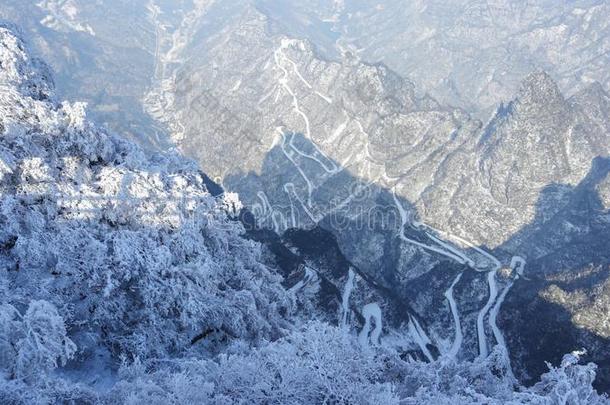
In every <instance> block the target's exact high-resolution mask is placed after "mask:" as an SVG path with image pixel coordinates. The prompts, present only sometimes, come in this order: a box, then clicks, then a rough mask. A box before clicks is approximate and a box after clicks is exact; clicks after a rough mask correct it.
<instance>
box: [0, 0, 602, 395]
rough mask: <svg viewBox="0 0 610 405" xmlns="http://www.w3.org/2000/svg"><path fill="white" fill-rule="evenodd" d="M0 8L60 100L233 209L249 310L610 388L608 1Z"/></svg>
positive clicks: (527, 377)
mask: <svg viewBox="0 0 610 405" xmlns="http://www.w3.org/2000/svg"><path fill="white" fill-rule="evenodd" d="M1 3H2V7H1V8H0V17H1V18H3V19H5V20H7V21H11V22H13V23H16V24H18V25H19V27H20V28H18V29H15V28H13V30H18V31H20V32H21V33H22V34H21V35H22V36H23V37H24V38H26V39H27V41H28V42H29V43H30V44H31V46H32V47H33V48H34V49H35V51H36V52H37V53H39V54H40V55H41V56H43V57H45V59H47V60H48V62H49V63H50V66H51V69H52V70H53V72H54V77H55V81H56V83H57V87H58V88H59V89H60V90H59V91H60V95H61V97H67V98H70V99H74V100H85V101H88V102H89V108H90V110H89V111H90V112H91V114H90V115H91V117H93V118H94V119H96V120H97V121H98V122H100V123H104V124H105V125H107V126H108V127H109V128H111V129H112V130H115V131H118V132H120V133H121V134H122V135H124V136H127V137H129V138H131V139H133V140H135V141H137V142H139V143H140V144H141V145H142V146H143V147H144V149H145V150H146V151H147V153H152V151H158V150H164V151H167V150H171V149H173V148H176V149H178V150H179V151H180V152H181V153H183V154H184V155H187V156H189V157H191V158H194V159H195V160H196V161H197V162H198V164H199V165H200V167H201V170H202V171H203V172H204V173H205V176H203V177H202V179H199V180H197V181H199V182H203V181H204V180H203V179H206V180H205V181H208V179H209V178H212V179H215V180H216V181H217V182H218V183H220V184H221V185H222V187H223V188H224V189H225V190H230V191H234V192H237V193H238V194H239V196H240V200H241V202H240V204H243V205H244V207H245V208H246V210H245V211H244V213H242V216H241V220H242V221H243V222H244V223H245V226H246V230H247V231H248V232H247V233H246V235H247V237H248V238H249V239H248V240H251V239H254V240H256V241H258V242H260V243H262V246H263V247H262V249H263V250H264V251H265V252H267V251H268V252H271V253H269V254H270V256H271V259H269V260H270V263H274V264H272V265H270V264H268V263H267V262H266V264H267V265H269V266H271V270H270V274H268V275H267V274H266V273H265V276H264V278H265V280H266V281H264V283H267V282H270V283H272V284H271V285H270V286H269V288H270V289H271V290H269V291H265V292H263V294H272V295H273V298H269V297H268V296H265V297H263V298H261V299H262V300H263V301H264V302H267V300H269V302H270V303H271V302H275V301H276V300H278V299H280V298H278V297H280V296H281V300H280V301H281V302H284V301H283V300H288V299H289V298H286V297H284V296H283V295H282V294H284V292H280V291H284V290H285V289H287V290H288V295H289V296H290V295H291V294H293V295H294V296H295V297H294V299H295V300H296V301H295V302H296V304H295V305H296V307H298V308H299V311H301V312H299V317H304V318H299V319H312V318H313V319H317V320H318V321H325V322H329V323H330V324H335V325H339V326H340V325H341V324H343V325H344V326H346V327H348V328H351V329H353V330H354V331H359V334H360V335H361V336H364V338H363V339H364V341H365V342H366V345H369V344H372V345H373V346H375V345H379V346H382V347H392V348H396V347H399V351H400V352H401V353H402V356H403V358H408V359H412V360H414V361H425V362H435V361H437V360H438V359H447V358H450V359H453V360H457V361H465V362H470V361H475V362H476V361H477V360H476V359H477V358H479V359H481V358H485V357H486V356H487V355H489V354H490V353H492V352H493V347H494V346H500V347H501V348H503V349H505V350H506V351H507V352H508V355H509V357H510V360H511V363H510V365H511V366H512V370H510V371H511V375H512V373H514V376H515V377H517V379H518V380H519V381H520V382H522V383H527V384H530V383H533V382H535V381H537V380H538V378H539V377H540V375H541V374H543V373H544V372H545V371H546V370H547V368H546V366H545V364H544V361H545V360H546V361H551V362H553V363H554V364H558V363H559V361H560V360H561V358H562V356H563V355H564V354H565V353H568V352H571V351H573V350H577V349H580V348H583V347H584V348H586V349H587V350H588V353H587V357H586V358H587V359H588V360H592V361H594V362H595V363H597V364H598V366H599V369H598V373H597V380H596V387H598V388H599V389H600V390H602V391H607V390H608V389H609V387H610V363H609V362H608V358H610V350H609V349H608V347H610V346H608V339H609V338H610V331H609V330H608V325H609V324H610V295H609V293H608V291H609V281H608V276H609V274H608V273H609V271H610V266H609V263H610V238H609V236H610V211H609V210H610V174H609V173H610V158H609V154H610V96H609V95H608V88H609V87H610V86H609V83H610V82H609V80H610V77H609V76H608V72H610V56H609V55H610V53H608V51H609V48H610V36H609V35H608V21H610V18H609V17H610V9H609V8H608V6H607V4H605V2H603V1H575V2H560V3H561V4H559V5H558V4H557V2H548V1H534V2H522V1H495V2H483V1H480V2H479V1H475V2H463V3H464V4H461V3H462V2H448V1H433V2H428V1H426V2H417V1H416V2H410V3H409V4H408V5H404V4H403V2H398V1H396V2H394V1H385V2H380V3H377V2H364V1H334V2H321V1H320V2H308V3H307V4H301V3H298V4H297V2H291V1H288V2H284V3H282V4H276V2H272V1H254V2H253V1H246V0H238V1H231V2H227V1H213V0H210V1H193V2H191V1H171V2H170V1H168V2H154V1H146V2H145V1H116V0H113V1H104V2H99V3H93V2H85V1H78V0H67V1H51V0H47V1H43V2H39V3H35V2H23V1H14V0H2V1H1ZM458 3H459V4H458ZM6 35H8V34H6ZM28 66H29V65H28ZM28 69H30V67H28V68H27V69H26V73H27V72H29V70H28ZM17 70H18V71H19V72H21V71H20V70H19V69H17ZM35 71H36V70H35V69H33V70H32V72H35ZM43 71H44V70H43ZM36 74H38V73H36ZM45 75H46V76H45V79H44V80H39V81H37V82H36V83H37V86H43V87H44V86H47V84H45V83H50V79H48V78H47V77H49V78H50V77H51V73H45ZM39 83H42V84H39ZM26 96H28V97H31V95H30V94H27V95H26ZM12 103H13V102H12V101H10V102H9V101H7V102H6V105H7V106H8V107H7V108H12V107H11V106H12V105H13V104H12ZM61 131H63V130H61ZM92 136H93V135H92ZM94 149H95V148H94ZM137 153H138V154H142V157H141V158H140V157H139V158H138V159H144V152H141V151H138V152H137ZM138 156H139V155H138ZM87 159H88V161H89V162H91V164H92V165H96V164H98V163H95V162H96V161H97V160H96V159H97V158H87ZM164 159H165V158H164ZM172 159H174V158H172ZM10 160H11V159H8V160H7V161H10ZM13 160H14V159H13ZM3 162H4V160H3ZM91 170H93V171H94V172H95V171H96V170H98V168H92V169H91ZM138 170H139V169H138ZM168 170H169V169H168ZM172 170H173V169H172ZM177 170H178V171H179V172H181V170H182V169H177ZM144 171H146V170H144ZM170 172H172V171H171V170H170ZM172 173H173V172H172ZM162 176H163V175H162ZM151 181H152V180H151ZM155 181H156V180H155ZM160 181H161V182H162V183H164V184H166V186H167V184H168V183H167V182H166V181H165V180H160ZM189 181H190V180H189ZM153 182H154V181H153ZM202 184H203V183H202ZM207 184H208V187H212V185H211V183H209V182H208V183H207ZM198 187H199V186H198ZM202 187H203V186H202ZM137 192H138V193H139V191H137ZM198 192H199V191H198ZM206 198H207V197H206ZM210 198H211V197H210ZM210 204H212V203H211V202H210ZM223 204H224V203H223ZM233 214H234V213H233ZM233 214H231V215H233ZM113 221H114V222H116V221H117V220H115V219H113ZM151 221H153V222H154V220H153V219H151ZM253 223H255V224H256V226H251V225H252V224H253ZM119 224H121V222H120V221H119ZM238 233H239V232H238ZM231 235H232V234H231ZM232 237H233V236H231V238H232ZM235 237H237V236H235ZM240 237H241V236H240ZM7 238H9V237H8V236H7ZM9 239H10V238H9ZM7 240H8V239H7ZM160 243H161V245H163V244H164V243H165V242H160ZM235 243H236V244H237V245H240V244H241V243H242V242H235ZM248 243H249V242H248ZM170 250H171V249H170ZM172 253H173V252H172ZM223 254H224V253H223ZM223 257H224V256H223ZM182 259H184V260H187V261H188V260H190V259H189V254H186V256H184V257H183V258H182ZM182 259H180V260H182ZM218 260H219V262H222V261H223V260H224V259H218ZM249 260H250V259H248V260H247V261H246V262H247V263H251V262H250V261H249ZM255 261H256V260H255ZM274 266H276V267H274ZM220 267H222V265H220ZM246 267H247V266H246ZM247 268H248V269H249V267H247ZM160 271H161V270H160ZM248 271H250V270H248ZM276 276H277V277H280V276H281V277H280V278H281V279H283V280H284V282H283V287H282V286H280V285H279V280H275V279H274V280H273V281H268V280H267V278H269V277H270V278H274V277H276ZM257 277H259V276H257ZM273 283H275V284H273ZM255 284H256V283H255ZM256 285H259V284H256ZM245 289H246V290H248V288H245ZM276 290H277V291H276ZM221 295H222V296H223V297H224V293H221ZM223 299H224V298H223ZM350 300H351V301H350ZM255 301H256V302H257V303H258V302H259V299H258V298H256V299H255ZM350 302H351V304H350ZM56 305H59V304H56ZM265 305H266V304H265ZM270 305H271V307H273V305H272V304H270ZM287 305H288V304H287ZM237 306H239V304H237ZM275 310H276V308H270V309H269V311H272V312H273V311H275ZM256 311H261V307H260V306H259V305H258V304H257V305H256ZM264 311H267V309H265V310H264ZM286 311H288V310H287V309H279V312H278V313H275V312H273V314H271V315H270V313H271V312H269V313H266V314H262V315H260V317H262V318H261V319H267V318H269V317H271V318H274V319H275V318H283V319H282V321H277V323H273V324H272V325H270V326H266V327H264V328H263V329H264V331H265V333H266V335H265V337H264V338H265V339H272V340H273V339H275V338H273V337H270V336H271V335H273V334H274V333H275V334H276V335H277V336H279V335H281V334H282V332H281V331H279V329H281V328H282V327H284V328H287V326H285V325H284V326H280V325H283V324H282V322H291V319H292V318H291V316H289V315H286ZM303 314H306V315H303ZM257 316H258V315H257ZM221 318H222V317H221ZM240 319H243V320H244V322H245V323H246V324H247V325H248V326H247V327H245V328H246V329H247V330H248V333H252V336H254V337H252V336H251V335H248V336H247V337H245V336H246V335H245V332H244V334H243V336H242V332H241V329H240V331H237V330H233V329H231V327H230V328H228V332H227V333H229V335H230V336H233V337H234V338H240V339H254V340H256V339H257V338H258V333H259V332H258V329H257V327H253V326H252V325H251V324H252V322H254V323H257V322H259V321H250V320H248V319H249V318H248V317H247V316H246V315H244V317H242V318H240ZM257 319H258V318H257ZM382 320H383V321H382ZM189 322H190V321H189ZM221 323H222V322H221ZM348 325H349V326H348ZM382 325H383V326H382ZM189 327H190V326H189ZM214 328H220V329H222V328H221V327H220V326H218V325H214ZM235 328H237V329H239V327H238V326H235ZM248 328H250V329H248ZM274 328H277V329H278V330H277V331H275V329H274ZM204 329H205V328H204ZM208 329H210V328H208ZM288 329H290V328H288ZM363 331H364V332H363ZM225 332H226V331H225ZM369 332H370V335H369ZM121 333H123V332H121ZM147 333H148V332H147ZM328 333H334V332H328ZM558 335H559V336H561V339H557V336H558ZM397 336H399V337H397ZM191 337H192V336H191ZM397 342H398V343H397ZM77 345H78V342H77ZM129 350H131V349H129ZM500 350H501V349H500ZM119 351H120V350H119ZM66 355H67V353H66ZM494 355H497V353H496V354H493V353H492V358H493V356H494ZM432 364H434V363H432ZM379 395H382V394H379ZM490 397H493V395H490ZM494 398H496V397H494ZM498 398H499V397H498ZM498 398H496V399H498ZM498 400H499V399H498ZM517 401H525V399H523V398H521V399H518V400H517ZM533 403H536V402H533Z"/></svg>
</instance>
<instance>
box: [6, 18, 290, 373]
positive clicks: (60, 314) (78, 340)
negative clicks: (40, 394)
mask: <svg viewBox="0 0 610 405" xmlns="http://www.w3.org/2000/svg"><path fill="white" fill-rule="evenodd" d="M0 62H1V63H0V65H1V70H0V86H1V87H2V97H1V100H0V103H1V104H0V108H1V109H2V111H3V114H2V118H1V121H0V128H2V136H1V137H0V153H1V154H0V158H1V159H2V160H1V163H2V166H1V167H2V178H1V183H0V187H1V188H0V190H1V192H0V201H1V202H0V206H1V207H2V211H1V212H2V214H1V216H0V221H1V226H0V229H1V231H0V245H1V246H2V249H1V254H0V265H1V271H2V273H1V275H2V282H1V285H2V291H3V294H2V319H3V322H10V323H9V324H6V323H3V327H4V328H6V327H9V325H11V324H13V325H14V328H10V329H8V330H4V333H7V332H8V333H9V335H3V344H4V345H9V346H12V349H8V350H7V351H4V350H3V355H5V356H8V359H7V360H8V361H7V362H3V365H4V366H5V367H6V368H5V369H4V372H6V373H9V374H8V375H13V376H17V377H18V378H24V379H26V380H28V381H29V380H30V379H33V378H36V376H35V375H31V373H32V372H36V373H37V372H39V371H40V372H45V368H49V369H52V368H53V367H54V366H56V365H57V360H61V363H62V364H65V363H66V360H68V359H69V358H74V360H73V361H74V362H76V365H75V366H77V367H78V365H79V364H80V366H81V367H85V368H86V367H89V366H88V363H90V362H93V365H94V366H97V367H101V368H104V367H108V368H110V369H111V368H113V367H114V368H116V365H117V362H118V361H119V359H120V357H121V356H122V357H126V358H131V359H135V358H136V357H140V358H148V357H159V356H160V357H164V356H168V355H173V356H181V355H184V354H186V353H198V352H199V353H206V352H208V351H210V350H212V351H214V350H218V347H216V348H215V347H214V346H209V345H207V344H199V345H196V344H195V343H196V342H197V341H198V340H199V339H200V338H198V336H200V335H202V334H203V335H207V334H209V333H211V332H214V333H216V334H219V337H222V336H223V335H225V336H226V335H228V336H231V337H232V338H235V339H243V340H244V341H250V342H256V341H261V340H263V339H274V338H277V337H279V336H280V335H281V334H282V333H283V332H282V331H283V330H284V328H285V327H286V325H287V324H286V320H285V319H284V318H283V317H282V316H281V315H280V313H284V314H286V313H287V312H289V310H290V308H291V306H292V301H291V298H290V297H289V295H288V294H287V293H286V291H285V290H284V289H283V288H282V287H281V285H280V281H281V278H280V277H278V276H277V275H276V274H274V273H273V272H271V271H270V269H269V268H268V267H266V266H265V265H263V264H262V263H261V262H260V256H261V250H260V246H259V245H257V244H256V243H253V242H250V241H248V240H245V239H243V238H242V237H241V236H240V233H241V232H242V231H243V229H242V228H241V227H240V226H239V224H238V222H235V221H233V220H231V219H230V215H232V214H231V213H233V215H234V214H235V209H239V207H235V206H234V203H233V202H232V201H231V200H230V199H229V198H228V196H229V194H227V195H226V196H225V197H224V199H223V197H219V198H213V197H212V196H211V195H210V194H209V193H208V191H207V190H206V188H205V186H204V185H203V175H202V174H201V172H199V171H198V169H197V167H196V165H194V164H193V163H192V162H189V161H188V160H184V158H182V157H179V156H176V155H153V156H151V157H147V156H146V155H145V154H144V153H143V152H142V150H141V149H139V148H138V147H137V146H135V145H133V144H131V143H129V142H127V141H125V140H122V139H120V138H118V137H116V136H115V135H111V134H108V133H106V132H105V131H103V130H100V129H98V128H97V127H95V126H94V125H93V124H90V123H89V122H88V121H87V120H86V118H85V113H84V111H85V109H84V105H82V104H78V103H76V104H70V103H67V102H63V103H60V102H58V101H57V100H56V99H55V96H54V94H53V88H52V84H51V82H49V81H48V80H47V77H46V74H47V72H48V71H47V70H46V69H45V68H44V65H42V64H41V63H40V62H39V61H37V60H36V59H32V58H31V57H30V56H29V55H28V54H27V53H26V51H25V47H24V45H23V43H22V42H21V40H20V39H18V38H17V37H15V36H14V35H13V34H12V33H11V32H10V31H9V30H8V29H7V28H6V27H2V28H1V29H0ZM46 316H49V317H50V318H49V319H48V320H46V318H45V317H46ZM32 317H34V318H32ZM30 318H32V319H33V320H32V319H30ZM27 322H40V323H41V326H40V329H36V328H39V327H38V326H32V327H34V328H35V329H33V330H31V331H28V329H27V328H28V327H29V326H28V323H27ZM47 322H49V325H50V326H52V327H53V329H47V328H46V327H45V326H44V325H46V323H47ZM50 322H52V324H51V323H50ZM64 323H65V324H66V325H67V327H66V328H64V327H63V325H64ZM20 328H24V329H23V331H22V332H20ZM37 336H38V337H37ZM28 339H34V340H32V341H31V342H30V341H29V340H28ZM36 339H38V340H39V343H36ZM52 339H60V340H59V341H57V347H49V349H48V351H47V352H41V353H39V354H38V353H36V351H35V347H32V346H31V345H33V344H36V345H40V344H44V342H51V341H52ZM225 340H226V339H225ZM219 341H220V342H222V340H219ZM60 343H61V344H60ZM49 344H51V343H49ZM224 344H225V345H226V343H224ZM222 345H223V343H220V344H219V347H222ZM32 350H34V351H32ZM76 350H78V351H76ZM98 353H108V356H110V358H111V360H109V363H108V364H95V363H96V361H97V360H96V357H97V356H98ZM31 356H36V357H34V358H32V357H31ZM41 356H42V357H41ZM37 362H43V363H44V367H43V368H42V369H41V370H38V363H37ZM41 365H43V364H41ZM32 368H34V369H32ZM100 371H103V369H102V370H100Z"/></svg>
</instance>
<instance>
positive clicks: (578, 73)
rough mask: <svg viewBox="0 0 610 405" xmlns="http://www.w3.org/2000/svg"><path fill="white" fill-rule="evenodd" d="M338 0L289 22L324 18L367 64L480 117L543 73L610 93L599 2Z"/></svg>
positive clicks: (608, 44)
mask: <svg viewBox="0 0 610 405" xmlns="http://www.w3.org/2000/svg"><path fill="white" fill-rule="evenodd" d="M261 2H262V3H267V4H272V3H273V2H269V1H264V0H262V1H261ZM293 3H300V2H293ZM328 3H331V2H328ZM336 4H339V5H338V6H336V7H333V8H330V7H327V8H325V7H319V6H314V5H309V6H308V5H301V4H294V5H293V6H292V7H289V8H292V9H294V10H298V11H297V12H296V14H297V15H298V16H299V17H300V18H294V20H293V21H296V22H301V24H300V25H298V27H300V26H305V27H306V26H307V25H310V26H315V24H316V22H317V21H328V24H329V25H330V26H331V28H330V31H331V32H333V33H334V36H335V37H336V38H339V41H338V42H337V43H338V44H339V45H340V46H342V47H344V48H349V49H352V50H354V52H357V53H358V55H359V56H360V57H361V58H362V59H363V60H365V61H368V62H377V61H383V62H384V63H386V64H388V65H389V66H390V67H391V68H392V69H394V70H396V71H397V72H399V73H400V74H401V75H403V76H405V77H408V78H409V79H411V80H413V82H414V83H415V84H416V85H417V87H418V90H420V91H422V92H426V93H429V94H432V95H433V96H434V97H435V98H436V99H438V100H440V101H441V102H442V104H448V105H454V106H459V107H462V108H464V109H466V110H468V111H469V112H471V113H474V114H476V115H477V116H478V117H479V118H481V119H485V118H487V117H488V114H490V113H491V112H492V111H493V110H494V109H495V108H496V106H497V105H498V104H499V103H500V102H502V101H504V102H507V101H509V100H510V99H512V97H513V96H514V94H515V93H516V92H517V90H518V88H519V84H520V82H521V81H522V80H523V79H524V78H525V77H526V76H527V75H528V74H529V73H531V72H533V71H536V70H540V69H544V70H546V71H547V72H549V74H550V75H551V77H553V78H554V79H555V80H556V81H557V82H558V84H559V85H560V87H561V89H562V91H563V92H565V93H566V94H568V95H569V96H571V95H573V94H575V93H576V92H578V91H579V90H581V89H583V88H585V87H586V86H588V85H590V84H591V83H592V82H594V81H598V82H600V83H602V84H603V85H604V86H605V87H606V88H608V87H610V81H609V80H610V76H609V74H608V72H609V70H608V65H609V63H610V57H609V54H608V50H609V49H610V35H609V34H610V31H609V29H610V26H609V25H608V20H609V19H608V15H609V13H610V8H609V7H608V4H607V2H605V1H603V0H593V1H591V0H584V1H548V0H535V1H527V2H524V1H520V0H500V1H487V0H475V1H470V0H468V1H467V0H463V1H462V0H457V1H455V0H451V1H447V0H438V1H437V0H434V1H429V0H421V1H412V2H409V3H408V4H405V3H404V2H402V1H383V2H380V1H362V0H346V1H344V2H340V3H336ZM269 8H270V9H271V10H273V9H274V7H273V6H270V7H269ZM329 8H330V9H329ZM270 15H271V16H272V18H274V19H275V20H280V21H281V19H282V17H283V16H282V15H281V14H279V13H271V14H270ZM293 24H295V23H293ZM298 29H299V28H294V29H293V32H295V33H296V32H298ZM312 39H313V37H312Z"/></svg>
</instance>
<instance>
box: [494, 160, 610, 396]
mask: <svg viewBox="0 0 610 405" xmlns="http://www.w3.org/2000/svg"><path fill="white" fill-rule="evenodd" d="M608 173H610V159H609V158H602V157H598V158H596V159H594V160H593V162H592V166H591V170H590V172H589V173H588V175H587V176H586V177H585V178H584V179H583V180H582V181H581V182H580V183H579V184H578V185H577V186H575V187H573V188H571V187H569V186H566V185H557V184H552V185H549V186H547V187H546V188H545V189H544V191H543V192H542V194H541V196H540V198H539V202H544V201H545V200H547V199H550V198H556V197H555V195H556V194H557V192H558V190H561V192H562V193H563V195H564V199H563V201H565V204H564V206H563V207H562V208H561V209H560V210H559V211H558V212H556V213H555V214H554V215H553V216H551V217H550V218H547V217H545V213H544V212H543V210H541V209H540V206H539V209H538V211H537V215H536V218H535V220H534V221H533V223H532V224H531V225H528V226H526V227H524V228H523V229H522V230H521V231H519V232H518V233H517V234H515V235H513V237H512V238H511V240H509V241H507V243H506V244H510V245H513V246H515V245H517V246H519V250H520V251H524V252H528V251H530V252H532V253H533V254H532V255H531V256H530V257H528V262H527V266H526V271H525V276H526V277H525V278H521V279H519V280H517V281H516V282H515V286H514V288H513V289H512V291H511V293H510V294H509V295H508V296H507V299H506V301H505V302H504V306H503V308H504V309H503V311H502V312H501V314H500V317H499V325H500V327H501V328H502V329H503V330H504V331H505V334H506V336H507V338H508V339H509V341H511V342H512V346H511V350H510V354H511V360H512V363H513V365H515V366H517V367H515V369H516V370H519V368H521V367H522V368H523V369H525V370H527V371H528V373H527V374H525V373H521V375H520V377H521V379H522V380H523V381H525V382H530V383H532V382H535V380H536V379H537V378H538V377H539V375H540V374H542V373H543V372H545V371H547V367H546V365H545V364H544V361H550V362H551V363H553V364H557V363H559V362H560V360H561V356H562V355H563V354H564V353H567V352H571V351H573V350H579V349H582V348H585V349H587V350H588V355H587V356H586V357H585V359H586V360H589V361H593V362H595V363H597V364H598V366H599V367H600V368H599V370H598V376H597V379H596V388H597V389H600V390H603V391H605V392H608V391H609V390H610V361H609V360H608V359H610V331H609V330H608V327H607V326H606V327H605V328H604V327H603V325H604V324H607V317H608V309H609V308H610V278H609V276H610V238H609V236H610V222H609V221H608V209H607V208H604V205H603V203H602V202H601V200H600V196H599V192H598V190H597V189H596V188H597V187H598V185H599V184H600V182H601V181H602V180H604V178H606V177H607V176H608ZM549 195H551V196H549ZM545 205H546V204H543V206H545ZM499 249H502V247H500V248H499ZM576 318H584V322H583V319H581V320H580V322H578V319H576ZM587 318H588V319H589V323H588V324H587V322H586V320H587Z"/></svg>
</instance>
